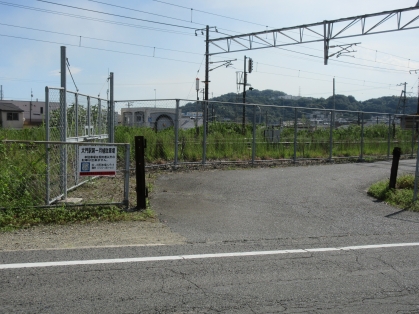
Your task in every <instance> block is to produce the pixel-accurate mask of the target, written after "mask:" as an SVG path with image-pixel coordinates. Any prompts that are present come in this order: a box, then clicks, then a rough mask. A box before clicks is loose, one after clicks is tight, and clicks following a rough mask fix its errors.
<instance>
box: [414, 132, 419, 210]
mask: <svg viewBox="0 0 419 314" xmlns="http://www.w3.org/2000/svg"><path fill="white" fill-rule="evenodd" d="M418 177H419V140H418V149H417V151H416V169H415V185H414V189H413V202H416V200H417V199H418V179H419V178H418Z"/></svg>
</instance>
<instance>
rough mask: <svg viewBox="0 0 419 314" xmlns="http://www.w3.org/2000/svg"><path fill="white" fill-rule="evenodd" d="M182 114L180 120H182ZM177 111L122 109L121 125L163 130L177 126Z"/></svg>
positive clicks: (147, 108)
mask: <svg viewBox="0 0 419 314" xmlns="http://www.w3.org/2000/svg"><path fill="white" fill-rule="evenodd" d="M180 115H181V114H180V112H179V117H178V119H179V120H180ZM175 120H176V109H174V108H173V109H170V108H152V107H136V108H133V107H132V108H122V109H121V118H120V121H119V123H120V124H122V125H126V126H135V127H151V128H155V129H157V130H163V129H166V128H169V127H173V126H174V125H175Z"/></svg>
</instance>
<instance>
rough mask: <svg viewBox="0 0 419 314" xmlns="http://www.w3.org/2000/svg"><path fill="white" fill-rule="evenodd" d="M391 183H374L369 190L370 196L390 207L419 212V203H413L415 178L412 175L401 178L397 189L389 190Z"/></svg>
mask: <svg viewBox="0 0 419 314" xmlns="http://www.w3.org/2000/svg"><path fill="white" fill-rule="evenodd" d="M389 182H390V180H384V181H380V182H377V183H374V184H373V185H371V186H370V188H369V189H368V195H371V196H373V197H375V198H377V199H379V200H381V201H384V202H386V203H388V204H390V205H393V206H396V207H399V208H403V209H407V210H411V211H416V212H419V201H416V202H413V188H414V184H415V177H414V176H413V175H410V174H406V175H402V176H399V177H398V178H397V182H396V188H395V189H390V188H389Z"/></svg>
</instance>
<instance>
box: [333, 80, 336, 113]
mask: <svg viewBox="0 0 419 314" xmlns="http://www.w3.org/2000/svg"><path fill="white" fill-rule="evenodd" d="M333 110H336V102H335V78H333Z"/></svg>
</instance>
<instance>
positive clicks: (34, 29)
mask: <svg viewBox="0 0 419 314" xmlns="http://www.w3.org/2000/svg"><path fill="white" fill-rule="evenodd" d="M0 25H3V26H9V27H16V28H22V29H29V30H33V31H38V32H44V33H51V34H58V35H65V36H72V37H77V38H83V39H92V40H97V41H104V42H111V43H116V44H123V45H129V46H137V47H145V48H158V49H161V50H167V51H173V52H181V53H188V54H195V55H200V56H202V53H197V52H190V51H182V50H175V49H168V48H161V47H154V46H147V45H140V44H134V43H127V42H123V41H115V40H109V39H103V38H95V37H88V36H81V35H74V34H68V33H60V32H54V31H48V30H44V29H39V28H33V27H25V26H18V25H12V24H5V23H0Z"/></svg>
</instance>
